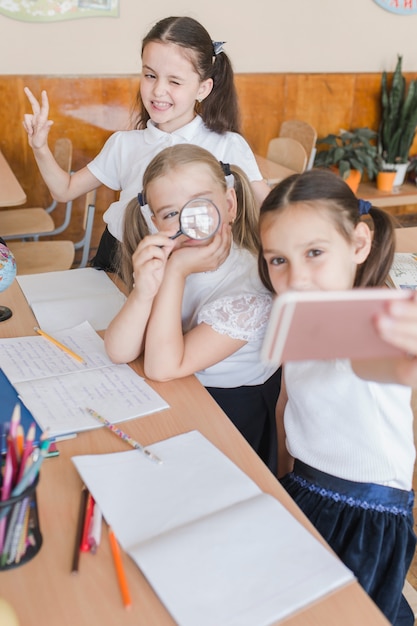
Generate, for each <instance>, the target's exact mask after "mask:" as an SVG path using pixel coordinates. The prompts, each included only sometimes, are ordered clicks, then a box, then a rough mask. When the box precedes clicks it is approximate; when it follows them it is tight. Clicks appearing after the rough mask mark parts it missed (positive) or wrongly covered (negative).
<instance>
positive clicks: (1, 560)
mask: <svg viewBox="0 0 417 626" xmlns="http://www.w3.org/2000/svg"><path fill="white" fill-rule="evenodd" d="M38 481H39V474H38V476H37V477H36V480H35V481H34V483H33V484H32V485H29V487H27V488H26V489H25V491H23V492H22V493H21V494H20V495H19V496H15V497H13V498H9V499H8V500H5V501H4V502H0V572H1V571H5V570H8V569H11V568H13V567H18V566H19V565H23V564H24V563H27V562H28V561H30V560H31V559H32V558H33V557H34V556H35V555H36V554H37V553H38V552H39V550H40V548H41V545H42V535H41V531H40V527H39V517H38V503H37V500H36V487H37V485H38Z"/></svg>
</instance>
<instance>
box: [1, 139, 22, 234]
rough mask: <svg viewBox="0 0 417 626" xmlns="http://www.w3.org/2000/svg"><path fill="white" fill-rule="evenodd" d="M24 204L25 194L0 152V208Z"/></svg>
mask: <svg viewBox="0 0 417 626" xmlns="http://www.w3.org/2000/svg"><path fill="white" fill-rule="evenodd" d="M25 202H26V194H25V192H24V191H23V189H22V187H21V186H20V183H19V181H18V180H17V178H16V176H15V175H14V174H13V172H12V170H11V168H10V165H9V164H8V163H7V161H6V159H5V158H4V155H3V154H2V152H1V151H0V206H16V205H18V204H24V203H25ZM0 234H1V233H0Z"/></svg>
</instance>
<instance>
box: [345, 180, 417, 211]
mask: <svg viewBox="0 0 417 626" xmlns="http://www.w3.org/2000/svg"><path fill="white" fill-rule="evenodd" d="M356 195H357V196H358V198H362V199H363V200H369V202H372V204H374V205H375V206H378V207H382V208H383V207H392V206H404V205H407V204H417V185H412V184H411V183H405V184H404V185H401V186H400V187H397V188H396V189H393V191H392V192H391V193H388V192H386V191H379V189H377V188H376V185H375V183H361V184H360V185H359V189H358V191H357V193H356Z"/></svg>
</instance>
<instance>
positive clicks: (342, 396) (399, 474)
mask: <svg viewBox="0 0 417 626" xmlns="http://www.w3.org/2000/svg"><path fill="white" fill-rule="evenodd" d="M284 376H285V382H286V386H287V393H288V403H287V406H286V408H285V414H284V423H285V432H286V438H287V448H288V450H289V452H290V454H291V455H292V456H294V457H295V458H297V459H299V460H300V461H303V462H304V463H306V464H307V465H311V466H312V467H315V468H316V469H318V470H321V471H322V472H326V473H327V474H331V475H333V476H337V477H338V478H344V479H345V480H353V481H358V482H371V483H376V484H380V485H387V486H389V487H397V488H399V489H405V490H410V489H411V488H412V478H413V468H414V460H415V447H414V437H413V412H412V409H411V404H410V401H411V389H410V388H409V387H405V386H402V385H393V384H381V383H376V382H372V381H366V380H363V379H361V378H359V377H358V376H356V374H355V373H354V372H353V370H352V368H351V365H350V361H349V360H335V361H305V362H301V363H287V364H286V365H285V368H284Z"/></svg>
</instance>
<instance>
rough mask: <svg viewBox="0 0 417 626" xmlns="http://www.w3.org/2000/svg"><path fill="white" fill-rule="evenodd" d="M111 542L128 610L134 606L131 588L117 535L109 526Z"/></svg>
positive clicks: (121, 590) (123, 597) (119, 581)
mask: <svg viewBox="0 0 417 626" xmlns="http://www.w3.org/2000/svg"><path fill="white" fill-rule="evenodd" d="M109 541H110V548H111V552H112V555H113V561H114V566H115V568H116V576H117V581H118V583H119V587H120V592H121V594H122V600H123V604H124V606H125V608H126V609H129V608H130V607H131V606H132V600H131V598H130V593H129V588H128V586H127V579H126V574H125V570H124V567H123V562H122V555H121V554H120V548H119V544H118V543H117V539H116V535H115V534H114V532H113V530H112V529H111V527H110V526H109Z"/></svg>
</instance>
